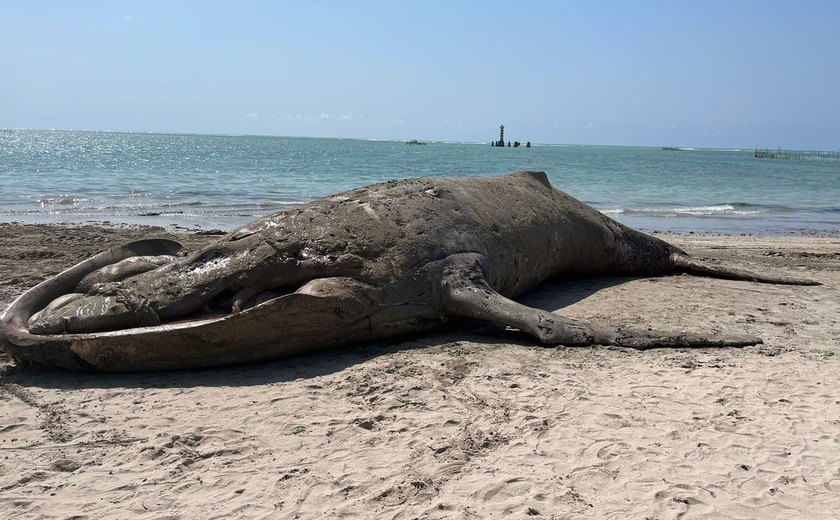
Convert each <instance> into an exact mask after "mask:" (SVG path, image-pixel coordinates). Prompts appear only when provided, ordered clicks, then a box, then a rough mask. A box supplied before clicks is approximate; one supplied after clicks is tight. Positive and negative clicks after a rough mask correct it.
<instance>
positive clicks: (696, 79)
mask: <svg viewBox="0 0 840 520" xmlns="http://www.w3.org/2000/svg"><path fill="white" fill-rule="evenodd" d="M838 27H840V3H838V2H833V1H812V2H807V3H803V4H791V3H788V2H778V1H752V0H750V1H741V2H732V3H729V2H695V3H685V2H664V1H663V2H655V1H652V2H644V3H641V4H639V5H630V3H626V2H583V1H580V2H566V1H541V0H534V1H531V2H528V3H527V4H517V3H513V2H500V1H495V0H493V1H481V2H477V1H463V2H450V1H426V2H401V3H396V2H389V1H365V2H341V1H324V2H294V3H293V2H268V1H265V2H258V1H251V2H241V3H236V4H234V3H231V2H198V1H183V2H171V3H170V2H162V1H158V0H151V1H145V2H141V1H136V2H125V1H122V2H121V1H113V2H97V1H82V2H58V1H52V2H50V1H43V0H34V1H18V2H14V1H12V2H4V3H2V4H0V64H2V70H3V76H2V81H0V127H5V128H65V129H86V130H125V131H160V132H188V133H225V134H268V135H288V136H318V137H354V138H373V139H413V138H417V139H428V140H455V141H485V142H489V141H490V140H492V139H494V138H497V136H498V127H499V124H501V123H503V124H505V126H506V129H507V137H509V138H511V139H518V140H520V141H523V142H524V141H526V140H530V141H533V142H539V143H568V144H613V145H643V146H695V147H740V148H752V147H754V146H761V147H770V148H775V147H782V148H798V149H829V150H836V149H838V148H840V96H838V95H837V90H838V86H840V67H838V66H837V51H838V50H840V30H838Z"/></svg>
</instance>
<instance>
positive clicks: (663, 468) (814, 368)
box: [0, 225, 840, 519]
mask: <svg viewBox="0 0 840 520" xmlns="http://www.w3.org/2000/svg"><path fill="white" fill-rule="evenodd" d="M166 234H167V233H165V232H164V231H162V230H160V229H151V228H140V227H119V228H118V227H107V226H55V225H52V226H23V225H0V302H3V303H0V307H3V306H5V304H8V303H9V302H10V301H11V299H12V298H14V297H15V296H16V295H17V294H19V293H20V292H21V291H23V290H25V289H26V288H28V287H30V286H31V285H33V284H34V283H36V282H38V281H39V280H41V279H43V278H45V277H46V276H48V275H50V274H53V273H55V272H57V271H58V270H60V269H63V268H65V267H68V266H69V265H71V264H73V263H74V262H76V261H78V260H80V259H81V258H84V257H86V256H88V255H90V254H92V253H94V252H97V251H99V250H101V249H104V248H106V247H108V246H110V245H111V244H115V243H119V242H122V241H125V240H128V239H133V238H137V237H141V236H163V235H166ZM177 235H178V238H179V239H181V240H182V241H184V242H186V243H187V244H188V245H190V246H193V247H194V246H195V245H197V244H200V243H202V242H205V241H207V240H208V239H210V238H211V237H206V236H198V235H194V234H188V233H179V234H177ZM666 238H667V239H668V240H671V241H673V242H676V243H677V244H678V245H680V246H682V247H684V248H686V249H687V250H689V251H690V252H692V253H693V254H694V255H695V256H698V257H701V258H706V259H719V260H721V261H722V262H727V263H730V264H737V265H739V266H743V267H747V268H750V269H753V270H757V271H769V272H773V273H779V274H781V273H787V274H795V275H799V276H807V277H811V278H814V279H817V280H819V281H821V282H823V283H824V284H825V285H822V286H817V287H788V286H774V285H760V284H754V283H747V282H737V281H726V280H711V279H704V278H696V277H690V276H671V277H665V278H655V279H619V278H599V279H591V280H565V281H563V280H561V281H556V282H552V283H550V284H546V285H545V286H544V287H542V288H540V289H539V290H537V291H535V292H533V293H531V294H529V295H528V297H527V301H528V302H530V304H532V305H535V306H541V307H543V308H546V309H550V310H552V311H557V312H561V313H563V314H567V315H570V316H576V317H583V318H591V319H593V320H601V321H609V322H615V323H625V324H631V323H632V324H640V323H643V324H648V325H650V326H651V327H654V328H658V329H669V330H687V331H708V330H711V331H727V332H734V333H749V334H754V335H757V336H760V337H762V338H764V340H765V343H764V344H763V345H760V346H756V347H748V348H742V349H694V350H688V349H656V350H647V351H637V350H629V349H621V348H605V347H588V348H562V347H561V348H546V347H541V346H537V345H535V344H534V343H533V342H532V341H531V340H529V339H528V338H526V337H523V336H521V335H519V334H517V333H515V332H507V333H502V334H499V333H498V331H496V332H493V331H492V330H489V329H487V328H482V327H480V326H476V324H475V323H470V322H461V323H459V324H455V325H453V326H451V327H448V328H446V329H445V330H442V331H440V332H439V333H436V334H433V335H429V336H424V337H417V338H408V339H405V340H402V341H393V342H387V343H378V344H367V345H360V346H357V347H353V348H347V349H345V350H342V351H330V352H325V353H320V354H317V355H311V356H307V357H301V358H295V359H287V360H283V361H278V362H275V363H269V364H262V365H256V366H246V367H235V368H230V369H218V370H207V371H192V372H178V373H163V374H137V375H119V376H117V375H97V374H74V373H63V372H50V371H41V370H32V369H26V370H21V369H17V368H15V367H13V366H12V365H11V363H10V361H9V360H8V358H3V359H2V360H1V361H0V364H1V365H2V367H0V370H2V372H0V374H2V375H0V410H2V415H0V421H1V422H0V517H2V518H94V519H104V518H134V517H138V518H155V519H158V518H322V517H326V518H338V517H355V518H406V519H408V518H507V517H512V518H651V519H670V518H682V519H688V518H715V519H717V518H809V519H819V518H837V515H838V511H840V378H838V375H840V356H838V355H837V354H838V352H840V326H838V307H839V306H840V305H839V304H838V301H839V300H840V298H838V296H840V238H838V237H832V236H823V237H791V238H768V237H710V236H667V237H666ZM491 332H493V333H492V334H491Z"/></svg>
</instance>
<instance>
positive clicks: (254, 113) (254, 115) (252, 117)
mask: <svg viewBox="0 0 840 520" xmlns="http://www.w3.org/2000/svg"><path fill="white" fill-rule="evenodd" d="M245 117H247V118H248V119H256V118H258V117H260V115H259V114H257V113H256V112H250V113H248V114H245Z"/></svg>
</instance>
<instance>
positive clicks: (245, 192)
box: [0, 129, 840, 235]
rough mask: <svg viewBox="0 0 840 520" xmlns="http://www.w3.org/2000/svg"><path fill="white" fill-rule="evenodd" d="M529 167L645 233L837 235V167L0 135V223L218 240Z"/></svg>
mask: <svg viewBox="0 0 840 520" xmlns="http://www.w3.org/2000/svg"><path fill="white" fill-rule="evenodd" d="M526 169H527V170H543V171H545V172H546V173H547V174H548V176H549V178H550V179H551V182H552V184H554V186H555V187H557V188H559V189H561V190H563V191H565V192H567V193H569V194H571V195H573V196H574V197H577V198H578V199H581V200H583V201H584V202H586V203H588V204H590V205H592V206H594V207H596V208H598V209H599V210H601V211H603V212H604V213H606V214H607V215H609V216H611V217H613V218H615V219H616V220H619V221H621V222H623V223H625V224H628V225H630V226H633V227H636V228H638V229H642V230H645V231H676V232H683V233H687V232H712V233H724V234H743V233H748V234H774V235H784V234H801V233H806V234H808V233H836V232H838V231H840V163H838V162H811V161H792V160H772V159H756V158H754V157H753V150H751V149H749V150H743V149H691V148H682V149H678V150H664V149H661V148H644V147H624V146H579V145H539V144H538V145H534V146H532V147H531V148H526V147H525V146H524V145H523V146H521V147H519V148H513V147H511V148H508V147H505V148H495V147H491V146H490V144H489V141H488V142H487V143H453V142H428V143H426V144H423V145H407V144H405V142H403V141H374V140H362V139H330V138H305V137H274V136H238V135H188V134H156V133H130V132H88V131H69V130H18V129H3V130H0V185H2V191H0V222H23V223H45V222H48V223H55V222H74V223H78V222H88V221H93V222H110V223H132V224H137V223H139V224H150V225H162V226H170V225H175V226H180V227H187V228H191V229H192V228H195V229H205V230H209V229H222V230H231V229H234V228H236V227H238V226H241V225H243V224H245V223H246V222H248V221H250V220H252V219H254V218H256V217H258V216H262V215H266V214H269V213H273V212H275V211H279V210H282V209H286V208H290V207H293V206H294V205H297V204H301V203H305V202H307V201H309V200H312V199H315V198H318V197H322V196H325V195H328V194H331V193H336V192H340V191H344V190H347V189H350V188H355V187H358V186H363V185H367V184H372V183H376V182H383V181H388V180H391V179H401V178H407V177H419V176H437V175H440V176H475V175H500V174H504V173H507V172H512V171H517V170H526Z"/></svg>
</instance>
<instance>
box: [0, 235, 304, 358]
mask: <svg viewBox="0 0 840 520" xmlns="http://www.w3.org/2000/svg"><path fill="white" fill-rule="evenodd" d="M182 250H183V248H182V246H181V244H179V243H178V242H175V241H172V240H165V239H152V240H140V241H136V242H131V243H129V244H126V245H123V246H119V247H115V248H112V249H110V250H108V251H105V252H103V253H99V254H98V255H96V256H93V257H91V258H88V259H87V260H84V261H82V262H81V263H79V264H77V265H75V266H73V267H71V268H69V269H67V270H65V271H63V272H61V273H59V274H57V275H55V276H54V277H52V278H49V279H48V280H46V281H44V282H42V283H40V284H38V285H36V286H35V287H33V288H31V289H30V290H28V291H26V292H25V293H23V294H22V295H21V296H20V297H19V298H17V299H16V300H15V301H14V302H13V303H12V304H10V305H9V306H8V307H7V308H6V309H5V310H4V312H3V313H2V314H0V350H3V351H6V352H8V353H9V354H11V356H12V357H13V358H14V359H15V361H16V362H18V364H23V365H33V364H40V365H49V366H58V367H62V368H69V369H73V370H114V371H143V370H161V369H164V370H165V369H177V368H184V367H196V368H201V367H203V366H216V365H220V364H224V363H225V356H221V358H220V359H214V358H213V355H212V351H213V349H214V346H216V347H219V346H220V345H221V344H222V343H224V342H225V341H226V342H227V343H230V336H231V334H230V331H235V330H237V329H243V330H249V328H250V329H253V328H256V327H257V326H258V324H259V323H260V320H264V319H266V318H265V317H266V315H267V314H268V313H269V312H276V307H278V306H279V307H284V308H286V311H287V314H289V317H290V318H291V319H294V318H295V315H296V314H298V312H296V311H295V310H294V307H296V306H297V307H301V306H300V305H299V304H300V303H301V302H302V301H303V300H307V299H309V300H311V299H312V297H311V296H308V295H297V294H295V293H294V288H291V291H288V290H284V291H275V292H273V293H270V294H267V295H264V296H263V298H262V300H260V301H255V302H252V304H251V305H250V306H249V307H248V308H246V309H243V310H242V311H241V312H236V313H234V312H232V311H231V303H230V301H231V295H230V294H227V293H224V294H221V295H219V296H218V297H217V298H216V299H214V300H213V304H212V305H211V306H208V308H207V309H204V310H202V311H197V312H193V313H190V314H188V315H185V316H180V317H177V318H174V319H172V320H168V321H166V322H164V323H154V324H138V326H132V327H126V328H116V329H113V330H104V331H95V332H77V333H74V332H69V333H68V332H66V331H64V330H61V331H57V332H54V333H34V332H33V331H31V330H30V326H29V323H31V320H32V318H33V316H35V315H37V314H38V313H39V312H40V311H43V310H44V309H45V308H46V307H48V306H49V305H50V303H51V302H53V301H55V300H56V299H60V298H62V297H64V296H66V295H68V294H72V293H73V292H74V290H75V288H76V287H77V286H78V285H79V283H80V282H81V281H82V280H83V279H84V278H85V277H86V276H88V275H90V274H91V273H94V272H96V271H97V270H101V269H102V268H103V267H107V266H109V265H114V264H116V263H118V262H120V261H123V260H125V259H131V258H138V257H147V256H153V255H172V256H175V255H178V254H179V253H181V252H182ZM269 296H270V297H269ZM310 303H311V302H310ZM272 308H274V309H272ZM311 308H312V305H311V304H310V305H308V306H307V305H304V306H303V310H311ZM289 311H290V312H289ZM236 321H241V322H243V323H241V324H240V323H232V322H236ZM257 336H259V334H257ZM300 336H301V337H302V338H303V339H304V340H305V339H306V335H305V334H303V335H300ZM310 339H311V338H310ZM243 343H247V341H244V342H243ZM293 343H295V344H292V345H290V348H289V349H288V350H289V353H293V352H294V350H295V347H296V344H297V343H301V342H300V341H298V342H293ZM234 344H235V342H234ZM234 348H235V347H234ZM202 349H204V350H206V355H202V353H201V350H202ZM216 350H218V348H217V349H216ZM266 357H268V354H266ZM227 358H232V362H234V363H235V362H237V361H238V362H248V361H250V360H251V359H250V358H253V360H259V359H260V354H259V352H257V353H256V354H254V355H251V356H250V358H247V356H245V355H241V356H238V355H235V354H234V355H227Z"/></svg>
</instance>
